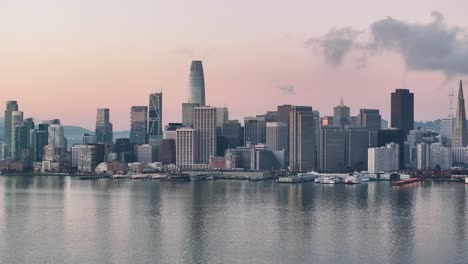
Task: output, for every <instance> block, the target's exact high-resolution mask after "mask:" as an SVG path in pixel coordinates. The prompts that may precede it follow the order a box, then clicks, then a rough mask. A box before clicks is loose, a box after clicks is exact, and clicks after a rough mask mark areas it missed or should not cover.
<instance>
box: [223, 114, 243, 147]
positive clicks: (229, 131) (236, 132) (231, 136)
mask: <svg viewBox="0 0 468 264" xmlns="http://www.w3.org/2000/svg"><path fill="white" fill-rule="evenodd" d="M223 135H224V137H225V138H226V139H227V143H228V148H236V147H238V146H240V145H241V144H242V142H241V124H240V123H239V120H228V121H226V122H225V123H224V125H223Z"/></svg>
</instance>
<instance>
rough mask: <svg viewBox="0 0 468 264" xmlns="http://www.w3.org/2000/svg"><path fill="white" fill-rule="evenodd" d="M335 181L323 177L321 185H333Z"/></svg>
mask: <svg viewBox="0 0 468 264" xmlns="http://www.w3.org/2000/svg"><path fill="white" fill-rule="evenodd" d="M335 183H336V180H335V178H333V177H323V180H322V184H335Z"/></svg>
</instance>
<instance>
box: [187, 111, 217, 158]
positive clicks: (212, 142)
mask: <svg viewBox="0 0 468 264" xmlns="http://www.w3.org/2000/svg"><path fill="white" fill-rule="evenodd" d="M193 128H194V129H196V130H197V133H198V144H199V147H198V151H199V154H198V158H199V162H200V163H201V164H208V163H209V162H210V156H215V155H216V108H215V107H209V106H200V107H195V108H194V109H193Z"/></svg>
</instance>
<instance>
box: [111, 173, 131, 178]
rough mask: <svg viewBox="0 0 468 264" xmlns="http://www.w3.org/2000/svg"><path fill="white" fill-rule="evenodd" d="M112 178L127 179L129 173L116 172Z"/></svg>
mask: <svg viewBox="0 0 468 264" xmlns="http://www.w3.org/2000/svg"><path fill="white" fill-rule="evenodd" d="M111 178H112V179H126V178H128V175H125V174H114V175H112V176H111Z"/></svg>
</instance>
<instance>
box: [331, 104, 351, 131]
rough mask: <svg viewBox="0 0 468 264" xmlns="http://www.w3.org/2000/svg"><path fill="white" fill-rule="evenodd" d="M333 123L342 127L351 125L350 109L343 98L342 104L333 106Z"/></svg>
mask: <svg viewBox="0 0 468 264" xmlns="http://www.w3.org/2000/svg"><path fill="white" fill-rule="evenodd" d="M333 125H334V126H338V127H340V128H342V129H343V128H344V127H345V126H347V125H351V115H350V109H349V107H348V106H345V105H344V103H343V99H341V100H340V105H338V106H335V107H334V108H333Z"/></svg>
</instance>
